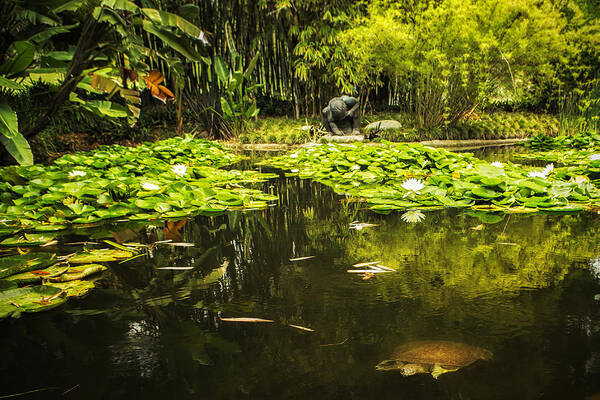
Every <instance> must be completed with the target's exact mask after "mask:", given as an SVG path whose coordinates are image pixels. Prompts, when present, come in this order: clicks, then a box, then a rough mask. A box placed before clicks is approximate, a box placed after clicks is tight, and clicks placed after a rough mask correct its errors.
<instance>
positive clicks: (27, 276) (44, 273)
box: [5, 263, 68, 285]
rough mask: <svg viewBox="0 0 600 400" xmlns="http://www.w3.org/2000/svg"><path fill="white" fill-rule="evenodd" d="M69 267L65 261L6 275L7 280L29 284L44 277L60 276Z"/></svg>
mask: <svg viewBox="0 0 600 400" xmlns="http://www.w3.org/2000/svg"><path fill="white" fill-rule="evenodd" d="M67 268H68V267H65V263H57V264H54V265H53V266H51V267H48V268H45V269H40V270H37V271H29V272H23V273H21V274H16V275H11V276H9V277H6V278H5V279H6V280H7V281H11V282H15V283H18V284H20V285H28V284H32V283H38V282H41V281H42V279H48V278H51V277H54V276H58V275H60V274H62V273H64V272H66V271H67Z"/></svg>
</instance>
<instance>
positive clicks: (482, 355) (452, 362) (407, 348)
mask: <svg viewBox="0 0 600 400" xmlns="http://www.w3.org/2000/svg"><path fill="white" fill-rule="evenodd" d="M490 358H492V353H491V352H489V351H488V350H484V349H481V348H479V347H475V346H471V345H468V344H465V343H456V342H447V341H443V340H426V341H419V342H409V343H405V344H402V345H400V346H398V347H396V349H395V350H394V353H393V354H392V359H390V360H385V361H382V362H380V363H379V364H377V366H376V367H375V368H376V369H377V370H379V371H390V370H398V371H400V373H401V374H402V375H404V376H409V375H414V374H423V373H424V374H427V373H430V374H431V375H432V376H433V377H434V378H435V379H437V377H438V376H440V375H441V374H445V373H446V372H453V371H457V370H459V369H460V368H462V367H466V366H467V365H471V364H473V363H474V362H475V361H477V360H479V359H481V360H489V359H490Z"/></svg>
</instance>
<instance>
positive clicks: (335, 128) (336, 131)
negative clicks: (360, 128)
mask: <svg viewBox="0 0 600 400" xmlns="http://www.w3.org/2000/svg"><path fill="white" fill-rule="evenodd" d="M329 126H330V127H331V130H332V131H333V134H334V135H339V136H342V135H344V132H342V131H341V130H340V128H338V126H337V125H336V123H335V122H333V121H329Z"/></svg>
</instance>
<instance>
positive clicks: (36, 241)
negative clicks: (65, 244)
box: [0, 233, 56, 247]
mask: <svg viewBox="0 0 600 400" xmlns="http://www.w3.org/2000/svg"><path fill="white" fill-rule="evenodd" d="M55 237H56V236H53V235H44V234H39V233H25V234H24V235H20V236H13V237H10V238H6V239H4V240H3V241H2V242H0V246H5V247H27V246H39V245H42V244H46V243H48V242H51V241H52V240H54V238H55Z"/></svg>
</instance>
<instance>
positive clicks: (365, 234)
mask: <svg viewBox="0 0 600 400" xmlns="http://www.w3.org/2000/svg"><path fill="white" fill-rule="evenodd" d="M500 153H501V154H505V153H506V152H505V151H504V150H500ZM509 153H510V151H509ZM494 156H495V155H494V153H493V152H492V153H491V154H489V153H488V151H486V155H485V157H486V158H488V159H494ZM263 190H265V191H266V192H268V193H272V194H275V195H277V196H278V197H279V201H278V205H277V206H275V207H268V208H267V209H264V210H257V211H234V212H229V213H227V214H223V215H219V216H212V217H204V216H198V217H195V218H194V219H192V220H187V221H186V220H183V221H179V222H177V221H172V222H168V223H164V222H162V223H158V222H156V221H155V222H152V223H148V222H145V223H143V222H136V223H131V222H129V223H120V224H119V223H116V224H104V225H102V226H100V227H96V228H84V229H80V230H76V231H70V232H68V233H67V234H65V235H64V236H62V237H61V238H60V243H61V248H60V249H59V252H60V253H61V254H66V253H69V252H73V251H76V250H78V249H81V244H77V243H81V242H84V241H93V242H100V241H101V240H103V239H109V240H111V241H117V242H139V243H148V244H151V243H154V242H156V241H167V240H171V241H172V242H175V243H191V244H193V245H192V246H183V245H181V246H174V245H171V244H169V243H164V244H161V245H157V246H156V247H154V248H153V249H152V250H151V251H150V252H149V254H147V255H145V256H143V257H138V258H135V259H133V260H130V261H126V262H123V263H118V262H115V263H112V264H109V270H108V271H105V272H104V273H103V274H102V276H101V277H100V278H98V281H97V287H96V289H94V290H93V291H92V292H90V293H89V294H88V295H87V296H86V297H84V298H81V299H70V300H69V301H68V302H67V303H66V305H63V306H62V307H60V308H58V309H55V310H52V311H48V312H45V313H39V314H28V315H24V316H22V317H21V318H19V319H10V318H9V319H6V320H3V321H0V329H1V330H2V342H1V343H0V352H1V354H2V359H1V361H0V373H1V378H0V382H1V388H2V389H1V391H0V396H1V395H9V394H13V393H22V392H27V391H35V390H39V391H36V392H32V393H29V394H27V395H23V396H22V397H23V398H45V399H46V398H58V397H60V398H63V397H64V398H85V399H124V398H144V399H163V398H172V399H188V398H194V399H196V398H210V399H244V398H247V399H304V398H313V399H334V398H345V399H355V398H356V399H358V398H360V399H386V398H401V399H511V398H512V399H517V398H518V399H566V398H568V399H584V398H587V397H592V396H594V395H597V393H598V392H600V301H599V300H600V298H599V296H598V295H599V294H600V224H599V222H600V215H598V214H596V213H590V212H586V213H583V212H582V213H561V214H536V215H519V214H512V215H503V216H499V217H497V218H494V219H488V218H483V217H482V216H481V215H479V214H477V213H476V212H472V211H469V210H456V209H446V210H438V211H431V212H427V213H426V214H425V218H424V220H422V221H420V222H417V223H410V222H405V220H404V219H402V213H401V212H392V213H390V214H389V215H379V214H376V213H374V212H373V211H370V210H368V209H366V206H365V205H364V204H363V203H356V202H347V201H346V199H345V198H344V197H343V196H340V195H336V194H335V193H334V192H333V191H332V190H331V189H330V188H328V187H326V186H323V185H321V184H319V183H315V182H312V181H309V180H301V179H299V178H297V177H284V176H281V177H280V178H278V179H274V180H271V181H269V182H268V183H265V184H264V186H263ZM356 221H359V222H365V223H370V224H373V226H370V227H364V228H363V229H352V227H353V226H354V227H355V225H352V223H353V222H356ZM359 227H360V226H359ZM89 246H92V245H89ZM309 257H310V258H309ZM373 261H379V263H380V265H383V266H385V267H389V268H392V269H394V270H395V272H390V273H376V274H373V275H367V276H363V275H362V274H355V273H348V272H347V271H348V270H351V269H356V267H353V265H354V264H357V263H367V262H373ZM164 268H171V269H164ZM173 268H175V269H173ZM366 278H368V279H366ZM223 318H225V319H227V318H261V319H267V320H271V321H273V322H264V323H259V322H249V323H244V322H229V321H224V320H223ZM292 325H294V326H292ZM308 329H310V330H311V331H309V330H308ZM420 340H445V341H453V342H459V343H468V344H470V345H473V346H477V347H480V348H482V349H486V350H489V351H490V352H492V353H493V357H492V358H491V359H489V360H479V361H476V362H475V363H473V364H471V365H469V366H466V367H464V368H462V369H460V370H458V371H456V372H451V373H447V374H444V375H441V376H440V377H439V378H438V379H434V378H432V376H431V375H429V374H417V375H414V376H407V377H405V376H402V375H401V374H400V373H399V372H397V371H377V370H376V369H375V366H376V365H377V364H378V363H379V362H381V361H382V360H385V359H389V358H390V356H391V355H392V353H393V351H394V348H396V346H398V345H400V344H402V343H405V342H411V341H420Z"/></svg>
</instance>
